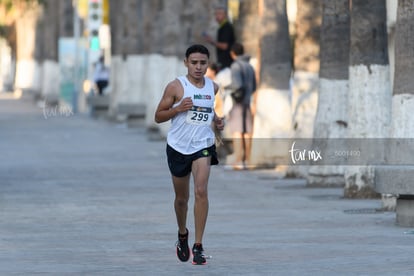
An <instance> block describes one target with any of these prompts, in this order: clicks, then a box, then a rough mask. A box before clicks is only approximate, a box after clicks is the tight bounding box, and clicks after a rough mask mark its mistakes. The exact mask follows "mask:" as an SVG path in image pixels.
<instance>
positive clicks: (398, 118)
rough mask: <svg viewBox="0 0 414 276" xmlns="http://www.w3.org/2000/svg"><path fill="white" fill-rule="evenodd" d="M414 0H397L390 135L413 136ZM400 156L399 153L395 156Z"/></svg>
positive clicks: (396, 136) (399, 136)
mask: <svg viewBox="0 0 414 276" xmlns="http://www.w3.org/2000/svg"><path fill="white" fill-rule="evenodd" d="M413 49H414V2H413V1H410V0H399V1H398V8H397V23H396V35H395V71H394V87H393V94H392V123H391V134H392V137H393V138H413V137H414V123H413V116H412V111H413V110H414V90H413V87H414V78H413V76H414V63H413V60H414V52H413ZM397 158H401V156H399V157H397Z"/></svg>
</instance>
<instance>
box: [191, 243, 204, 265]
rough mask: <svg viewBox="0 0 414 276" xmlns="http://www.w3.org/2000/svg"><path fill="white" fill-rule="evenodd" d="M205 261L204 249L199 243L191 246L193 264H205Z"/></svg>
mask: <svg viewBox="0 0 414 276" xmlns="http://www.w3.org/2000/svg"><path fill="white" fill-rule="evenodd" d="M206 263H207V261H206V257H205V256H204V249H203V246H202V245H201V243H198V244H194V246H193V265H205V264H206Z"/></svg>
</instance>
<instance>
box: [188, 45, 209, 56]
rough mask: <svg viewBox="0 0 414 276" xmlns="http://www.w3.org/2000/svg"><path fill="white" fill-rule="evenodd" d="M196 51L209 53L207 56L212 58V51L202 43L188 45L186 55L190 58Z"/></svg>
mask: <svg viewBox="0 0 414 276" xmlns="http://www.w3.org/2000/svg"><path fill="white" fill-rule="evenodd" d="M194 53H201V54H205V55H207V58H210V52H209V51H208V49H207V48H206V47H205V46H204V45H201V44H194V45H192V46H190V47H188V49H187V51H186V52H185V57H186V58H188V57H189V56H190V55H191V54H194Z"/></svg>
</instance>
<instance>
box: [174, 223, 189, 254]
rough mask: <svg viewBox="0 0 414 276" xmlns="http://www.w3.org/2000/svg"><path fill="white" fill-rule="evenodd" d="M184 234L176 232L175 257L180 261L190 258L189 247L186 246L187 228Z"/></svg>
mask: <svg viewBox="0 0 414 276" xmlns="http://www.w3.org/2000/svg"><path fill="white" fill-rule="evenodd" d="M186 230H187V233H186V234H185V235H181V234H180V232H178V241H177V243H176V247H177V257H178V259H179V260H180V261H182V262H187V261H188V260H189V259H190V247H188V229H186Z"/></svg>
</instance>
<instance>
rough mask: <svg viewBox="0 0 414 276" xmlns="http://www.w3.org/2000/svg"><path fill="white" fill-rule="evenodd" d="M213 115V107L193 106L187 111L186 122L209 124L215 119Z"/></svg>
mask: <svg viewBox="0 0 414 276" xmlns="http://www.w3.org/2000/svg"><path fill="white" fill-rule="evenodd" d="M213 116H214V113H213V109H212V108H210V107H202V106H193V107H192V108H191V109H190V110H188V111H187V118H186V122H187V123H188V124H193V125H209V124H211V122H212V121H213Z"/></svg>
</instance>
